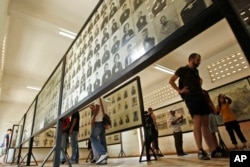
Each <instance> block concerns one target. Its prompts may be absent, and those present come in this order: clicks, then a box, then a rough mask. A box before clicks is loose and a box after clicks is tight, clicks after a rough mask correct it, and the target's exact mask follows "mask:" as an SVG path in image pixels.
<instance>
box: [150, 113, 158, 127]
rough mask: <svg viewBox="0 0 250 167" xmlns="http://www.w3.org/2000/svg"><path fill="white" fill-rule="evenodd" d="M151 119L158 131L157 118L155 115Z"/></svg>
mask: <svg viewBox="0 0 250 167" xmlns="http://www.w3.org/2000/svg"><path fill="white" fill-rule="evenodd" d="M151 118H152V120H153V123H154V126H155V129H156V130H158V126H157V123H156V118H155V115H154V114H151Z"/></svg>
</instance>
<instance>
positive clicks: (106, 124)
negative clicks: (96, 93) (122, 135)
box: [99, 98, 112, 130]
mask: <svg viewBox="0 0 250 167" xmlns="http://www.w3.org/2000/svg"><path fill="white" fill-rule="evenodd" d="M99 99H100V104H101V108H102V112H103V118H102V123H103V126H104V128H105V129H107V130H108V129H109V128H111V126H112V125H111V119H110V116H109V115H108V114H106V113H105V110H104V107H103V103H102V99H101V98H99Z"/></svg>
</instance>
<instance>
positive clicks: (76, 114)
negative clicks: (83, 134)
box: [70, 112, 80, 131]
mask: <svg viewBox="0 0 250 167" xmlns="http://www.w3.org/2000/svg"><path fill="white" fill-rule="evenodd" d="M74 119H76V124H75V126H74V127H73V131H79V122H80V114H79V112H75V113H74V114H73V115H72V116H71V121H70V126H71V125H72V123H73V120H74Z"/></svg>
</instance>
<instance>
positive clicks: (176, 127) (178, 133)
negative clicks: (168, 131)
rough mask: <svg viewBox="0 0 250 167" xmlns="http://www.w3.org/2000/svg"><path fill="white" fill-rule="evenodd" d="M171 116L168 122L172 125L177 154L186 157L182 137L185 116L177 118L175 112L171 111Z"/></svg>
mask: <svg viewBox="0 0 250 167" xmlns="http://www.w3.org/2000/svg"><path fill="white" fill-rule="evenodd" d="M169 113H170V115H169V119H168V122H169V124H170V127H171V128H172V131H173V136H174V144H175V149H176V153H177V155H178V156H184V155H187V154H186V153H184V151H183V139H182V138H183V137H182V136H183V135H182V130H181V125H182V122H183V115H181V116H180V117H177V116H176V115H175V111H174V110H171V111H170V112H169Z"/></svg>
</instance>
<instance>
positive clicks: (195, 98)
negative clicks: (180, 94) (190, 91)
mask: <svg viewBox="0 0 250 167" xmlns="http://www.w3.org/2000/svg"><path fill="white" fill-rule="evenodd" d="M184 101H185V103H186V105H187V108H188V110H189V113H190V115H191V117H193V116H194V115H209V114H210V113H211V112H210V110H209V105H208V103H207V101H206V100H205V98H204V96H203V94H195V95H185V97H184Z"/></svg>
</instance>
